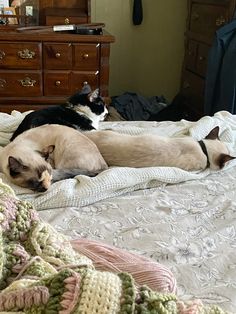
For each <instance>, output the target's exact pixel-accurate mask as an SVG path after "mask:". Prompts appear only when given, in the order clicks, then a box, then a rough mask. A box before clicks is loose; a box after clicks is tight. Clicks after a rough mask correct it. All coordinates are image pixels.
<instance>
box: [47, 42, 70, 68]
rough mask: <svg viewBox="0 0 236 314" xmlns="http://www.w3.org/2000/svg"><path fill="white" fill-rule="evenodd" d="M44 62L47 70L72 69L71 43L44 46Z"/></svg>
mask: <svg viewBox="0 0 236 314" xmlns="http://www.w3.org/2000/svg"><path fill="white" fill-rule="evenodd" d="M43 60H44V68H45V69H56V70H57V69H71V67H72V44H71V43H62V44H60V43H45V44H44V45H43Z"/></svg>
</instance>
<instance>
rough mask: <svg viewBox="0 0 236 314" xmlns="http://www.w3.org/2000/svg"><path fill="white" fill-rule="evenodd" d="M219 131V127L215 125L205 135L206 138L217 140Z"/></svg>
mask: <svg viewBox="0 0 236 314" xmlns="http://www.w3.org/2000/svg"><path fill="white" fill-rule="evenodd" d="M219 131H220V128H219V127H218V126H216V127H215V128H214V129H212V130H211V132H210V133H209V134H208V135H207V136H206V137H205V139H207V140H217V139H219Z"/></svg>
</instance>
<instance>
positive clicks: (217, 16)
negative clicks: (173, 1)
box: [180, 0, 236, 120]
mask: <svg viewBox="0 0 236 314" xmlns="http://www.w3.org/2000/svg"><path fill="white" fill-rule="evenodd" d="M235 8H236V0H211V1H210V0H188V18H187V30H186V37H185V57H184V62H183V71H182V79H181V91H180V95H181V101H182V102H184V104H185V107H186V111H187V118H188V117H189V118H190V119H191V120H196V119H199V118H200V117H202V116H203V114H204V87H205V76H206V68H207V57H208V52H209V49H210V47H211V45H212V42H213V38H214V34H215V31H216V30H217V29H218V28H220V27H221V26H223V25H225V24H226V23H227V22H229V21H230V20H231V19H232V17H233V14H234V11H235Z"/></svg>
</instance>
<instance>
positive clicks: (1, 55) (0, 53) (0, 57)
mask: <svg viewBox="0 0 236 314" xmlns="http://www.w3.org/2000/svg"><path fill="white" fill-rule="evenodd" d="M5 55H6V54H5V52H4V51H0V59H1V60H2V59H3V58H4V57H5Z"/></svg>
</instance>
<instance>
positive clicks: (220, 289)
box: [0, 112, 236, 313]
mask: <svg viewBox="0 0 236 314" xmlns="http://www.w3.org/2000/svg"><path fill="white" fill-rule="evenodd" d="M22 119H23V115H22V114H20V113H17V112H15V113H14V114H12V115H6V114H0V144H1V145H5V144H6V143H7V142H8V140H9V138H10V136H11V133H12V132H13V130H14V129H15V128H16V127H17V125H18V124H19V123H20V121H21V120H22ZM216 125H219V126H220V131H221V132H220V137H221V139H222V140H224V141H225V142H226V143H227V145H228V146H229V149H230V150H231V153H232V154H233V155H235V156H236V116H233V115H231V114H229V113H227V112H219V113H217V114H216V115H215V116H214V117H204V118H202V119H201V120H200V121H198V122H196V123H195V122H188V121H184V120H183V121H180V122H174V123H173V122H161V123H159V122H109V123H108V122H104V123H103V124H102V125H101V128H104V129H105V128H112V129H114V130H117V131H119V132H125V133H131V134H138V133H144V132H145V133H157V134H160V135H166V136H180V135H183V136H184V135H191V136H193V137H194V138H196V139H197V140H200V139H202V138H203V137H204V136H205V135H206V134H208V132H209V131H210V130H211V129H212V128H213V127H214V126H216ZM235 165H236V161H231V162H229V163H228V165H227V167H225V169H224V170H222V171H218V172H210V171H209V170H205V171H202V172H198V173H189V172H186V171H183V170H180V169H177V168H175V169H174V168H146V169H128V168H113V169H109V170H107V171H105V172H103V173H101V174H99V175H98V176H97V177H95V178H87V177H85V176H78V177H77V178H76V179H71V180H65V181H63V182H58V183H56V184H54V185H53V186H52V188H51V189H50V190H49V191H48V192H46V193H44V194H35V193H32V192H30V191H29V190H26V189H21V188H18V187H16V186H12V187H13V189H14V190H15V191H16V193H17V195H18V197H20V198H24V199H29V200H31V201H32V202H33V203H34V205H35V207H36V208H37V209H38V210H39V211H40V216H41V217H42V218H43V219H44V220H46V221H48V222H49V223H51V225H53V226H54V227H55V228H56V229H57V230H59V231H61V232H63V233H64V234H67V235H69V236H72V237H73V238H78V237H86V238H89V239H94V240H100V241H103V242H106V243H109V244H113V245H116V246H119V247H121V248H125V249H128V250H129V251H133V252H139V253H140V254H143V255H145V256H149V257H152V258H153V259H154V260H156V261H158V262H160V263H162V264H165V265H167V266H169V267H170V268H171V269H172V271H173V273H174V275H175V276H176V279H177V283H178V294H179V295H180V296H182V297H183V298H186V299H188V298H200V299H202V300H203V301H204V302H205V303H210V304H218V305H220V306H222V307H223V308H224V309H227V310H230V311H231V312H233V313H236V284H235V282H236V254H235V250H236V167H235ZM2 178H3V181H5V182H7V181H6V178H4V176H3V175H2ZM7 183H9V182H7Z"/></svg>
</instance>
